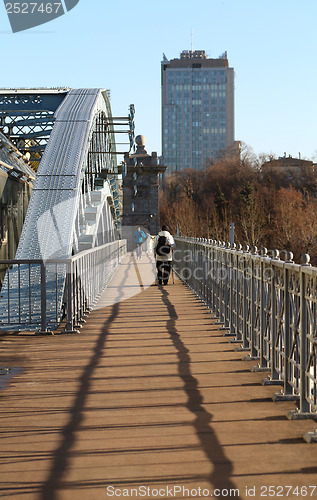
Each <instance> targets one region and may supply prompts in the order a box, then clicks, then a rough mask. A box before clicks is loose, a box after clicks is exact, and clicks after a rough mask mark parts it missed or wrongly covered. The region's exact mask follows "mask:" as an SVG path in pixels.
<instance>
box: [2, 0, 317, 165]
mask: <svg viewBox="0 0 317 500" xmlns="http://www.w3.org/2000/svg"><path fill="white" fill-rule="evenodd" d="M316 22H317V2H316V0H265V1H260V0H208V1H207V0H196V1H195V2H194V1H191V2H189V1H187V0H184V1H183V2H180V1H178V0H169V1H167V0H160V2H154V1H151V0H147V1H143V0H139V1H138V2H135V3H134V2H131V1H127V0H112V1H108V0H80V1H79V4H78V5H77V6H76V7H75V8H74V9H73V10H71V11H70V12H68V13H67V14H66V15H64V16H62V17H60V18H58V19H56V20H54V21H52V22H50V23H47V24H44V25H42V26H40V27H38V28H34V29H31V30H28V31H25V32H21V33H16V34H13V33H11V28H10V25H9V21H8V18H7V15H6V12H5V8H4V5H3V4H0V43H1V73H0V75H1V76H0V87H24V86H25V87H34V86H36V87H40V86H45V87H59V86H69V87H72V88H83V87H102V88H109V89H111V101H112V111H113V114H114V116H122V115H126V114H127V112H128V107H129V104H130V103H133V104H134V105H135V107H136V119H135V124H136V133H137V134H143V135H145V136H146V139H147V150H148V151H149V152H151V151H158V153H159V154H160V152H161V107H160V106H161V76H160V66H161V64H160V63H161V60H162V54H163V52H164V53H165V54H166V56H167V57H168V58H169V59H172V58H174V57H179V54H180V52H181V51H182V50H184V49H190V46H191V30H193V43H194V49H196V50H206V52H207V54H208V55H209V57H218V56H219V55H220V54H222V53H223V52H224V51H225V50H227V51H228V58H229V64H230V66H231V67H234V69H235V124H236V126H235V136H236V139H237V140H242V141H243V142H245V143H246V144H247V145H248V146H250V147H251V148H252V149H253V150H254V152H255V153H256V154H260V153H267V154H276V155H277V156H279V155H281V156H282V155H283V154H284V152H286V153H287V154H291V155H293V156H297V155H298V153H299V152H301V154H302V157H306V158H314V159H315V160H317V140H316V139H317V138H316V119H317V86H316V80H317V64H316V45H317V41H316V39H317V36H316Z"/></svg>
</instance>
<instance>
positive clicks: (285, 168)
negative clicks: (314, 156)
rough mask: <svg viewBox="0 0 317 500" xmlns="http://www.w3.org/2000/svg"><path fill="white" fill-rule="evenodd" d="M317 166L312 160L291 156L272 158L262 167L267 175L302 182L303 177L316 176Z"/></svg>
mask: <svg viewBox="0 0 317 500" xmlns="http://www.w3.org/2000/svg"><path fill="white" fill-rule="evenodd" d="M315 167H316V166H315V164H314V163H313V162H312V161H310V160H302V159H301V158H300V157H299V158H293V157H292V156H291V155H289V156H286V154H285V155H284V156H283V157H280V158H272V159H270V160H269V161H267V162H265V163H264V164H263V165H262V172H263V173H265V174H269V173H272V174H282V175H283V177H284V179H286V180H288V181H289V182H293V181H300V180H301V178H302V177H306V176H307V175H312V174H315V173H316V171H315Z"/></svg>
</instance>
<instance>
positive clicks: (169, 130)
mask: <svg viewBox="0 0 317 500" xmlns="http://www.w3.org/2000/svg"><path fill="white" fill-rule="evenodd" d="M233 143H234V70H233V68H229V63H228V58H227V53H226V52H225V53H224V54H223V55H222V56H220V58H218V59H209V58H207V56H206V54H205V51H188V50H186V51H183V52H182V53H181V56H180V58H179V59H172V60H170V61H169V60H168V59H167V58H166V57H165V55H164V60H163V61H162V156H163V164H164V165H167V167H168V172H171V171H173V170H183V169H185V168H194V169H197V170H199V169H202V168H204V167H205V166H206V164H207V162H208V160H209V159H210V158H212V159H217V158H220V157H223V156H225V154H226V151H227V149H228V148H230V147H231V146H233Z"/></svg>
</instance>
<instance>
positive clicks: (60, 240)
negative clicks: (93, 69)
mask: <svg viewBox="0 0 317 500" xmlns="http://www.w3.org/2000/svg"><path fill="white" fill-rule="evenodd" d="M115 154H116V145H115V135H114V130H113V120H112V115H111V106H110V101H109V98H108V94H107V91H104V90H101V89H77V90H76V89H74V90H71V91H69V92H68V94H67V95H66V97H65V99H64V100H63V102H62V103H61V104H60V106H59V107H58V109H57V110H56V112H55V115H54V126H53V129H52V132H51V135H50V138H49V141H48V144H47V146H46V148H45V151H44V154H43V157H42V159H41V162H40V165H39V168H38V171H37V175H36V179H35V182H34V187H33V191H32V196H31V199H30V203H29V207H28V211H27V215H26V218H25V222H24V226H23V230H22V233H21V237H20V241H19V246H18V249H17V253H16V257H15V258H16V259H18V260H22V261H23V260H30V259H33V260H44V262H46V263H47V265H46V294H47V320H48V325H50V326H51V327H53V328H54V327H56V326H57V324H58V322H59V321H60V320H61V318H62V315H63V303H64V290H65V283H66V266H65V265H58V264H56V263H55V264H53V263H52V262H51V261H52V260H59V261H61V260H63V259H64V260H65V259H69V258H70V257H71V256H73V255H75V254H77V253H78V252H81V251H84V250H88V249H91V248H94V247H97V246H100V245H103V244H105V243H109V242H112V241H116V240H117V239H118V238H119V229H120V227H119V213H118V208H116V207H118V184H117V183H118V181H117V175H116V174H117V171H116V169H117V167H116V160H115ZM30 287H31V288H30ZM31 295H32V301H31V302H30V296H31ZM40 295H41V276H40V266H39V265H38V266H32V268H31V267H30V266H29V265H28V264H25V265H19V266H16V265H14V266H13V268H12V269H11V270H10V273H9V275H8V272H7V275H6V277H5V280H4V284H3V287H2V290H1V297H0V309H1V311H4V314H3V315H2V320H0V329H1V322H2V323H3V324H8V323H10V324H12V326H13V327H12V330H14V329H21V325H23V329H24V330H34V325H36V323H37V319H36V318H38V322H39V324H40V306H41V304H40V299H41V297H40ZM33 297H34V298H33ZM10 329H11V328H10Z"/></svg>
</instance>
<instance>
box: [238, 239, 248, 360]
mask: <svg viewBox="0 0 317 500" xmlns="http://www.w3.org/2000/svg"><path fill="white" fill-rule="evenodd" d="M248 253H249V245H245V247H244V250H243V304H242V346H241V347H237V349H236V350H237V351H249V350H250V343H249V340H248V285H247V278H246V271H247V259H246V254H248Z"/></svg>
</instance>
